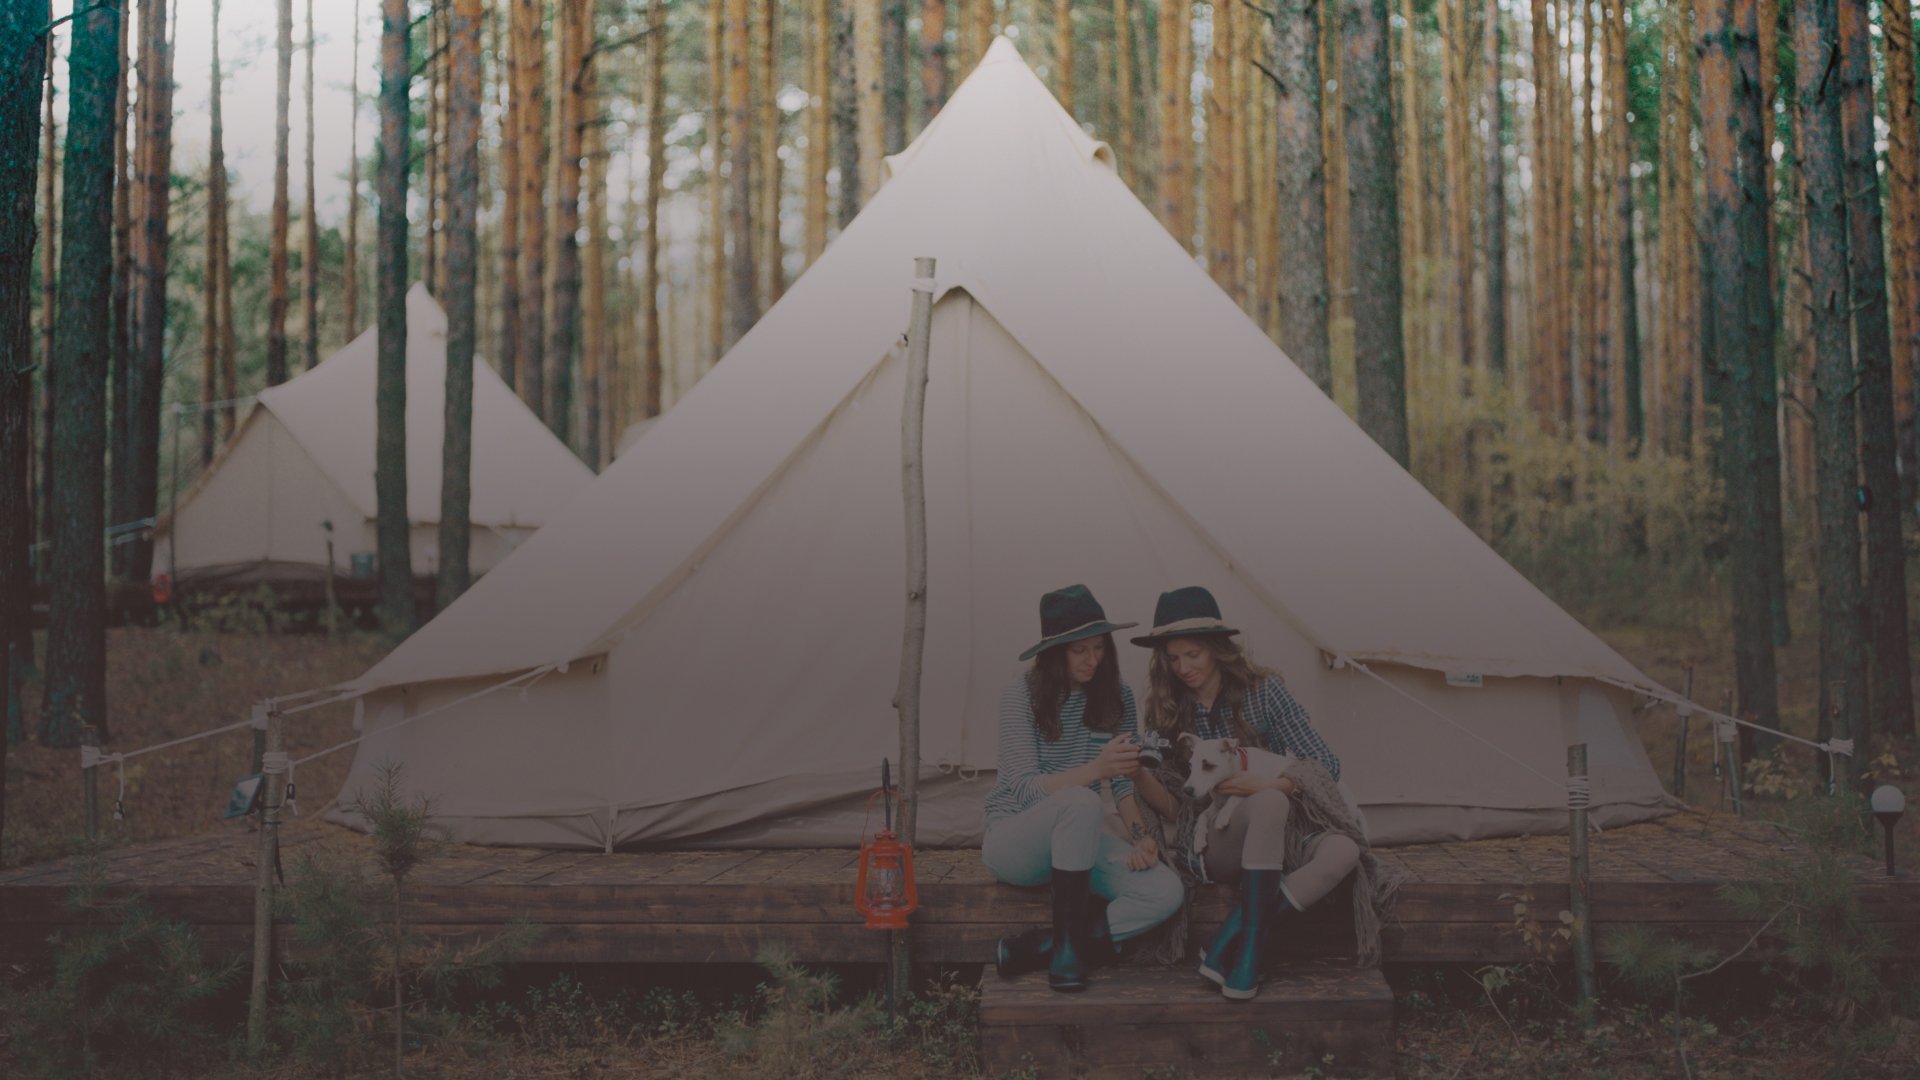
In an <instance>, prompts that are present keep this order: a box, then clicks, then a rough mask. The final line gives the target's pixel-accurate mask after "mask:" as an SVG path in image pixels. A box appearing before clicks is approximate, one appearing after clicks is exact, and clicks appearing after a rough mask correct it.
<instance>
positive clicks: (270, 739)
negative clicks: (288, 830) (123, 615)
mask: <svg viewBox="0 0 1920 1080" xmlns="http://www.w3.org/2000/svg"><path fill="white" fill-rule="evenodd" d="M262 714H264V715H265V717H266V751H265V753H264V754H263V755H262V757H261V764H260V768H261V772H262V774H263V775H262V776H261V778H260V783H261V787H262V790H261V794H260V844H259V849H258V852H257V853H256V854H255V856H254V862H255V866H254V887H253V989H252V993H251V995H250V996H249V997H248V999H247V1053H249V1054H253V1055H257V1054H259V1053H260V1052H261V1051H263V1050H265V1049H266V1045H267V976H268V974H269V972H270V970H271V968H272V965H273V868H274V865H275V864H276V863H278V862H279V858H280V806H281V803H282V801H283V800H284V799H285V797H286V791H287V743H286V732H285V729H284V727H283V724H284V720H283V719H282V717H281V715H280V712H279V710H278V709H275V708H273V707H272V706H270V705H267V704H265V703H262V704H259V705H256V706H254V715H255V716H256V717H259V716H261V715H262Z"/></svg>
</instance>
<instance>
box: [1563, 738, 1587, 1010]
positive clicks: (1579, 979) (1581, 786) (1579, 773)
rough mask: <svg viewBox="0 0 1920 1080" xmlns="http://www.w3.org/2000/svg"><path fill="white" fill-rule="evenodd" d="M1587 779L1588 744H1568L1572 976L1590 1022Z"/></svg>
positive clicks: (1568, 841)
mask: <svg viewBox="0 0 1920 1080" xmlns="http://www.w3.org/2000/svg"><path fill="white" fill-rule="evenodd" d="M1591 791H1592V789H1591V788H1590V787H1589V781H1588V780H1587V744H1586V743H1577V744H1575V745H1573V746H1569V747H1567V817H1568V821H1567V829H1568V832H1567V862H1568V864H1569V866H1568V869H1569V871H1570V876H1571V878H1572V880H1571V881H1570V882H1568V889H1567V898H1568V904H1567V907H1568V910H1570V911H1571V912H1572V913H1573V976H1574V984H1575V986H1576V987H1577V988H1578V989H1579V993H1580V1022H1581V1023H1583V1024H1591V1023H1593V911H1592V907H1591V905H1590V904H1589V902H1588V901H1589V899H1590V894H1591V889H1592V883H1591V882H1590V881H1589V880H1588V877H1587V804H1588V803H1589V802H1590V801H1591V800H1592V795H1591Z"/></svg>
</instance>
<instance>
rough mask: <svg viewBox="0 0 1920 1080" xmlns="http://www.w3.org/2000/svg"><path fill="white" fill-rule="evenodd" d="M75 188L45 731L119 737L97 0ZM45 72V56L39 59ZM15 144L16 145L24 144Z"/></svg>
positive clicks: (113, 18) (105, 91)
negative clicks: (113, 732)
mask: <svg viewBox="0 0 1920 1080" xmlns="http://www.w3.org/2000/svg"><path fill="white" fill-rule="evenodd" d="M70 25H71V26H72V27H73V39H72V40H73V44H72V46H71V52H70V54H69V57H68V61H67V86H68V90H67V95H68V97H67V141H66V152H65V153H64V154H63V155H62V158H61V167H62V173H63V176H62V180H63V191H64V193H65V196H66V206H65V213H64V216H63V221H62V226H63V227H62V229H61V232H62V233H63V234H64V235H65V236H66V238H67V241H66V244H65V245H64V246H63V247H62V248H61V251H60V309H59V319H60V322H59V327H58V329H57V331H56V335H55V338H56V344H57V347H58V352H57V353H56V354H55V357H54V364H53V371H52V373H51V374H52V389H53V401H54V416H53V445H54V447H55V448H56V450H57V451H58V453H57V454H56V455H55V461H54V482H53V485H52V488H51V490H50V491H49V492H48V515H49V519H50V521H51V523H52V532H53V557H52V566H51V573H50V575H49V578H50V584H51V586H52V590H53V596H54V597H55V598H56V600H57V602H56V603H54V604H53V605H52V606H51V610H50V611H49V612H48V616H47V676H46V704H45V707H44V708H43V709H42V712H41V716H42V717H43V718H44V723H43V727H42V730H41V739H42V741H44V742H46V743H48V744H50V745H54V746H75V745H78V743H79V738H80V725H82V724H92V725H94V728H95V729H96V730H97V731H98V732H99V734H100V738H101V739H102V740H105V739H108V738H110V732H109V724H108V716H107V677H106V676H107V669H106V660H107V640H106V575H105V565H104V553H103V551H102V547H101V543H100V535H101V532H102V530H103V529H104V528H105V527H106V507H105V505H104V502H103V496H102V493H103V492H104V491H105V490H106V457H105V453H106V431H105V429H104V419H105V416H106V375H107V356H108V353H109V352H110V350H111V342H110V341H109V330H110V328H111V326H112V323H111V314H112V312H111V306H112V292H113V250H112V246H111V244H110V238H111V237H112V235H113V231H112V230H113V132H114V101H115V96H116V94H117V90H116V88H115V83H116V81H117V80H118V79H119V75H120V66H119V59H118V50H119V38H120V20H119V17H118V13H117V12H116V11H114V10H113V9H112V8H102V7H94V8H90V9H87V10H86V11H85V12H84V13H83V14H81V15H80V17H78V18H76V19H74V20H73V22H72V23H71V24H70ZM34 70H35V71H37V70H38V65H37V64H36V65H34ZM16 145H17V144H16Z"/></svg>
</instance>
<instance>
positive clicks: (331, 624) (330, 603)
mask: <svg viewBox="0 0 1920 1080" xmlns="http://www.w3.org/2000/svg"><path fill="white" fill-rule="evenodd" d="M320 527H321V528H322V529H325V530H326V533H327V615H326V624H327V640H329V641H331V640H333V636H334V632H335V631H336V630H338V629H339V627H338V626H337V625H336V621H337V618H338V616H337V615H336V613H335V610H334V597H333V522H331V521H323V522H321V523H320Z"/></svg>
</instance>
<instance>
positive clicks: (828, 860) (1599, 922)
mask: <svg viewBox="0 0 1920 1080" xmlns="http://www.w3.org/2000/svg"><path fill="white" fill-rule="evenodd" d="M285 836H286V842H285V855H284V860H283V861H284V865H285V869H286V872H287V874H288V875H289V876H292V875H296V874H299V873H300V872H301V867H302V865H303V860H304V859H306V858H308V857H314V858H320V859H329V860H340V861H342V862H344V863H346V864H348V865H358V866H360V867H362V868H365V869H370V867H371V862H370V855H369V852H370V844H369V841H368V840H367V838H365V837H363V836H360V835H358V834H355V833H352V832H349V831H347V830H344V829H340V828H336V827H333V826H328V825H323V824H320V823H318V822H316V821H314V820H312V819H310V818H309V819H296V821H295V822H293V823H292V824H290V825H289V827H288V828H287V829H286V834H285ZM254 851H255V839H254V836H253V834H252V832H251V827H250V826H248V825H245V824H243V823H237V824H236V825H235V826H234V827H232V828H227V829H223V830H221V831H216V832H210V833H205V834H201V835H196V836H190V837H183V838H179V839H174V840H168V841H164V842H159V843H152V844H144V845H138V846H134V847H127V848H121V849H117V850H114V851H112V852H109V853H108V854H106V855H105V856H103V857H101V859H100V861H99V863H98V874H99V880H100V882H101V883H102V884H103V885H104V886H106V887H107V888H109V889H112V890H116V891H118V890H127V891H137V892H139V893H141V894H144V895H145V896H146V897H147V898H148V899H149V901H150V902H151V903H152V905H153V906H154V907H155V908H156V909H157V910H158V911H159V912H161V913H162V914H164V915H166V916H168V917H171V918H175V919H179V920H182V921H185V922H188V923H190V924H192V925H194V926H195V927H197V928H198V929H199V930H200V932H201V936H202V939H203V940H204V941H205V942H206V943H207V944H208V945H210V946H212V947H215V948H217V949H226V948H234V949H237V948H240V947H242V946H243V945H244V944H245V943H246V942H247V940H248V938H249V936H250V935H251V932H252V918H253V915H252V906H253V886H252V882H253V880H254V867H253V858H254ZM1791 851H1792V845H1791V844H1790V842H1789V841H1788V840H1787V839H1786V838H1785V837H1784V835H1783V834H1782V833H1780V832H1779V831H1778V830H1776V829H1774V828H1772V827H1770V826H1767V825H1762V824H1756V823H1752V822H1744V821H1740V820H1738V819H1734V818H1731V817H1727V816H1706V815H1700V814H1692V813H1687V814H1681V815H1678V816H1675V817H1671V818H1667V819H1664V820H1661V821H1656V822H1650V823H1646V824H1641V825H1634V826H1628V827H1624V828H1618V829H1611V830H1608V831H1606V832H1604V833H1599V834H1596V835H1595V836H1594V837H1593V840H1592V867H1593V871H1592V873H1593V893H1592V895H1593V911H1594V924H1595V928H1596V931H1597V935H1596V940H1597V941H1599V942H1600V943H1601V944H1602V946H1603V947H1604V943H1605V940H1606V935H1607V933H1608V931H1609V930H1610V929H1611V928H1614V927H1619V926H1623V925H1630V924H1657V925H1660V926H1663V927H1667V928H1670V929H1672V930H1674V931H1676V932H1679V933H1682V934H1684V935H1686V936H1688V937H1690V938H1693V939H1695V940H1699V941H1701V942H1703V943H1705V944H1708V945H1710V946H1713V947H1715V948H1723V949H1726V950H1727V951H1729V952H1731V951H1732V950H1734V949H1736V948H1738V947H1739V946H1740V945H1741V944H1743V943H1744V942H1745V941H1746V940H1747V939H1748V938H1749V937H1750V936H1751V935H1752V934H1753V932H1754V931H1755V930H1756V929H1758V925H1757V924H1756V923H1755V922H1754V921H1752V920H1749V919H1748V918H1746V917H1745V916H1743V915H1741V914H1740V913H1739V912H1738V911H1736V910H1735V909H1734V908H1733V907H1732V906H1731V905H1729V904H1728V903H1727V902H1726V901H1724V900H1722V899H1721V898H1720V896H1719V893H1718V890H1719V888H1720V886H1721V885H1723V884H1725V883H1727V882H1730V881H1735V880H1742V879H1743V878H1746V877H1750V876H1751V875H1752V870H1751V864H1752V861H1753V860H1754V859H1756V858H1760V857H1764V856H1769V855H1778V854H1782V853H1787V852H1791ZM1379 854H1380V855H1381V857H1382V858H1383V859H1385V860H1388V861H1390V862H1393V863H1396V864H1398V865H1399V866H1401V867H1402V868H1404V869H1405V870H1406V871H1407V874H1408V877H1407V883H1406V885H1405V886H1404V887H1403V888H1402V890H1401V893H1400V897H1399V900H1398V903H1397V905H1396V908H1395V912H1394V917H1393V918H1392V919H1391V920H1390V921H1389V923H1388V926H1387V928H1386V931H1385V941H1384V949H1385V960H1386V962H1388V963H1409V962H1411V963H1424V962H1449V961H1471V962H1481V963H1507V962H1515V961H1521V960H1527V959H1532V958H1534V957H1535V956H1536V955H1537V954H1536V953H1534V952H1533V951H1532V950H1531V949H1530V948H1529V946H1528V944H1527V942H1526V940H1525V937H1524V935H1523V934H1522V932H1521V928H1520V927H1519V925H1517V920H1516V916H1515V911H1514V905H1515V900H1514V897H1521V898H1525V900H1526V902H1527V903H1528V904H1529V910H1530V912H1531V913H1533V914H1534V915H1535V916H1536V917H1537V918H1538V919H1539V920H1540V921H1541V922H1542V923H1544V924H1545V925H1546V926H1548V927H1552V926H1556V925H1558V915H1559V912H1560V911H1561V910H1562V909H1563V908H1565V907H1566V906H1567V886H1566V878H1567V861H1566V840H1565V838H1564V837H1553V836H1542V837H1524V838H1515V839H1502V840H1480V841H1472V842H1460V843H1447V844H1424V845H1416V846H1410V847H1402V848H1387V849H1382V850H1381V851H1380V853H1379ZM857 858H858V857H857V854H856V853H855V852H854V851H852V850H768V851H653V852H619V853H615V854H613V855H603V854H600V853H598V852H588V851H546V850H535V849H527V848H482V847H469V846H454V847H451V848H448V849H446V850H445V851H444V852H442V853H441V854H439V855H438V856H436V857H435V858H434V859H433V860H432V861H430V862H428V863H427V864H425V865H424V866H422V867H421V868H420V869H419V870H418V871H416V872H415V874H414V876H413V877H412V878H411V879H410V885H409V899H408V908H409V911H408V916H407V917H408V919H409V920H410V921H411V922H412V923H413V924H414V925H415V927H416V928H417V929H418V930H419V931H421V932H422V933H429V934H433V935H438V936H445V937H449V938H459V937H466V936H471V935H476V934H484V933H487V932H488V931H489V929H490V928H497V927H499V926H500V925H501V924H504V923H506V922H508V921H510V920H514V919H520V918H524V919H526V920H528V921H530V922H531V923H532V924H533V925H535V926H536V927H538V928H540V931H541V932H540V934H539V936H538V939H537V940H536V941H535V942H534V944H533V945H532V946H531V947H530V949H529V950H528V952H526V953H524V954H522V958H523V959H524V960H526V961H529V962H567V963H686V962H751V961H752V960H753V959H754V956H755V954H756V953H757V952H758V951H759V949H760V948H761V947H762V946H764V945H768V944H775V943H778V944H781V945H784V946H785V947H786V948H788V949H789V950H790V951H791V952H792V953H793V954H794V955H795V956H796V958H798V959H800V960H802V961H808V962H827V961H855V962H864V961H873V962H878V961H880V960H881V959H882V957H883V955H884V949H885V942H884V938H885V935H882V934H878V933H874V932H872V931H868V930H865V929H863V928H862V927H861V926H860V921H859V917H858V916H857V915H856V914H855V913H854V911H853V903H852V900H853V880H854V871H855V867H856V863H857ZM1856 866H1857V873H1858V874H1859V877H1860V881H1861V896H1862V899H1863V901H1864V903H1865V905H1866V909H1867V911H1868V912H1869V914H1870V917H1871V918H1873V919H1874V920H1875V921H1876V922H1878V923H1880V924H1881V925H1882V926H1883V927H1884V929H1885V930H1886V931H1887V937H1888V939H1889V942H1890V943H1891V946H1892V949H1893V952H1894V955H1896V956H1898V957H1901V958H1906V959H1916V958H1920V880H1916V879H1915V878H1914V877H1913V876H1912V875H1911V874H1910V873H1909V874H1907V875H1906V876H1903V877H1902V878H1901V879H1899V880H1897V881H1890V880H1888V879H1887V878H1886V877H1885V876H1884V874H1883V872H1882V869H1881V868H1880V867H1879V866H1878V865H1877V864H1875V863H1873V862H1872V861H1871V860H1868V859H1864V858H1862V859H1858V860H1857V861H1856ZM79 869H80V866H79V864H78V863H77V862H76V861H75V860H72V859H68V860H60V861H54V862H47V863H40V864H34V865H29V866H25V867H20V868H18V869H13V870H7V871H4V872H0V962H10V961H18V960H25V959H30V958H32V957H35V956H38V955H41V954H42V953H43V952H44V950H45V949H46V941H47V938H48V936H49V935H50V934H51V933H52V932H54V931H55V930H57V929H58V928H59V927H61V926H62V925H65V924H67V923H69V922H70V921H72V920H73V919H74V916H73V915H72V914H70V913H69V912H68V911H67V908H66V904H65V901H66V897H67V894H68V891H69V889H70V887H71V884H72V882H73V881H74V878H75V874H76V872H77V871H78V870H79ZM918 878H919V882H920V898H921V910H920V911H919V913H918V914H916V915H915V916H914V923H915V926H916V927H917V930H916V935H915V938H916V955H917V956H918V958H919V959H920V960H922V961H924V962H928V963H980V962H984V961H985V960H987V959H988V958H989V957H990V956H991V955H992V944H993V941H994V939H995V938H997V937H998V936H1000V935H1002V934H1004V933H1008V932H1010V931H1014V930H1018V929H1021V928H1024V927H1027V926H1033V925H1039V924H1042V923H1044V922H1046V921H1047V920H1048V919H1049V918H1050V909H1049V907H1048V903H1047V895H1046V891H1045V890H1044V889H1019V888H1013V887H1010V886H1005V885H1000V884H998V883H996V882H994V881H993V880H992V879H991V878H989V877H988V875H987V873H986V871H985V870H984V869H983V868H982V867H981V865H980V859H979V854H978V852H976V851H971V850H960V851H926V852H921V853H920V854H919V857H918ZM1341 899H1342V898H1340V897H1336V898H1330V899H1329V901H1328V902H1326V903H1323V904H1320V905H1317V906H1316V908H1315V910H1314V911H1313V912H1311V913H1309V915H1308V917H1307V919H1306V920H1305V921H1304V923H1303V930H1302V932H1301V933H1299V934H1298V935H1295V936H1294V937H1293V938H1291V939H1290V940H1289V943H1288V948H1289V949H1290V950H1291V951H1292V952H1294V953H1296V954H1299V955H1302V956H1338V955H1341V954H1342V953H1344V952H1346V951H1347V950H1348V949H1349V948H1350V942H1351V936H1350V933H1349V932H1348V927H1347V922H1346V917H1345V916H1344V913H1343V910H1342V909H1343V908H1344V906H1345V905H1344V903H1342V902H1341ZM1229 902H1230V900H1229V897H1228V895H1227V893H1226V890H1224V889H1220V888H1218V887H1215V888H1211V889H1209V890H1208V891H1207V893H1206V894H1204V895H1203V896H1202V897H1201V898H1200V902H1199V906H1198V907H1197V909H1196V912H1195V914H1196V919H1195V923H1196V930H1197V931H1198V932H1205V931H1207V930H1209V929H1210V928H1211V924H1213V923H1215V922H1217V921H1218V920H1219V919H1220V918H1221V917H1223V916H1224V915H1225V913H1226V911H1227V909H1228V905H1229ZM1752 955H1755V956H1756V957H1758V956H1761V955H1764V950H1757V951H1756V952H1755V953H1754V954H1752Z"/></svg>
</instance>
